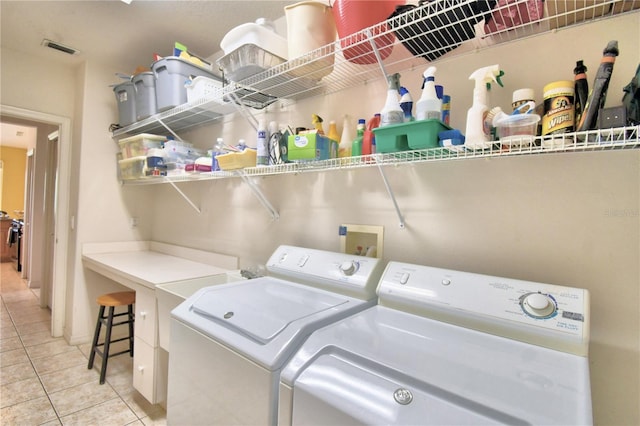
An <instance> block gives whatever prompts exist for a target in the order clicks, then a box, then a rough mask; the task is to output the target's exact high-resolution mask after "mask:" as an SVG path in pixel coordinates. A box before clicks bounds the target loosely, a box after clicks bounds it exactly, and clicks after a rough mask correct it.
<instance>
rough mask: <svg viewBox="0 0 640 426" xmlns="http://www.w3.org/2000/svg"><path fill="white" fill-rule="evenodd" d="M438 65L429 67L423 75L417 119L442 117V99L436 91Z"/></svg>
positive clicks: (438, 118) (417, 106)
mask: <svg viewBox="0 0 640 426" xmlns="http://www.w3.org/2000/svg"><path fill="white" fill-rule="evenodd" d="M435 74H436V67H429V68H427V70H426V71H425V72H424V74H423V75H422V76H423V77H424V81H423V83H422V95H421V96H420V99H419V100H418V103H417V104H416V120H428V119H431V118H435V119H437V120H440V119H441V118H442V100H441V99H439V98H438V94H437V93H436V82H435Z"/></svg>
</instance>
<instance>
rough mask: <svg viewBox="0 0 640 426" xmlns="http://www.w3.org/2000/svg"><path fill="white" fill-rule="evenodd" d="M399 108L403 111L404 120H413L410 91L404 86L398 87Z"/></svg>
mask: <svg viewBox="0 0 640 426" xmlns="http://www.w3.org/2000/svg"><path fill="white" fill-rule="evenodd" d="M399 92H400V108H402V112H403V113H404V122H405V123H407V122H409V121H413V120H414V118H413V114H412V110H413V99H412V98H411V93H409V91H408V90H407V88H406V87H404V86H402V87H400V90H399Z"/></svg>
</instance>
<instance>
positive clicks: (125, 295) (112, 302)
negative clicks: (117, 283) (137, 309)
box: [96, 291, 136, 306]
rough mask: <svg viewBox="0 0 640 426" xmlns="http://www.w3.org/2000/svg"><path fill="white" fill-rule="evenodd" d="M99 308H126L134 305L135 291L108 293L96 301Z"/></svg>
mask: <svg viewBox="0 0 640 426" xmlns="http://www.w3.org/2000/svg"><path fill="white" fill-rule="evenodd" d="M96 302H98V305H100V306H127V305H133V304H134V303H136V292H135V291H121V292H119V293H108V294H103V295H102V296H100V297H98V298H97V299H96Z"/></svg>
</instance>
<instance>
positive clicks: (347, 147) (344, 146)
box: [338, 115, 354, 157]
mask: <svg viewBox="0 0 640 426" xmlns="http://www.w3.org/2000/svg"><path fill="white" fill-rule="evenodd" d="M353 138H354V136H353V132H352V130H351V119H350V117H349V116H348V115H345V116H344V122H343V124H342V137H341V138H340V145H339V146H338V157H351V143H352V142H353Z"/></svg>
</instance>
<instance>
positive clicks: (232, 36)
mask: <svg viewBox="0 0 640 426" xmlns="http://www.w3.org/2000/svg"><path fill="white" fill-rule="evenodd" d="M245 44H253V45H256V46H258V47H259V48H261V49H263V50H266V51H267V52H269V53H272V54H274V55H276V56H278V57H280V58H283V59H284V60H286V59H287V57H288V55H287V50H288V46H287V39H286V38H284V37H282V36H281V35H279V34H278V33H276V31H275V27H274V26H273V23H272V22H271V21H268V20H266V19H264V18H259V19H257V20H256V22H255V23H253V22H250V23H247V24H242V25H238V26H237V27H235V28H234V29H232V30H231V31H229V32H228V33H227V34H226V35H225V36H224V38H223V39H222V41H221V42H220V48H221V49H222V50H223V51H224V54H225V55H228V54H229V53H231V52H233V51H234V50H237V49H238V48H240V47H242V46H244V45H245Z"/></svg>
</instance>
